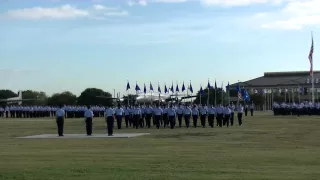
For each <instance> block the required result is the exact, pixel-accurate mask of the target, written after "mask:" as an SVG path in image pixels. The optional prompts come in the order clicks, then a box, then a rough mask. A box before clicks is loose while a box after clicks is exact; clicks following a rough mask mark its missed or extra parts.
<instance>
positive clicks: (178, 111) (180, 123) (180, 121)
mask: <svg viewBox="0 0 320 180" xmlns="http://www.w3.org/2000/svg"><path fill="white" fill-rule="evenodd" d="M177 114H178V121H179V127H180V128H181V125H182V116H183V107H182V105H181V104H179V105H178V108H177Z"/></svg>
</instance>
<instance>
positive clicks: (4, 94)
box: [0, 88, 282, 106]
mask: <svg viewBox="0 0 320 180" xmlns="http://www.w3.org/2000/svg"><path fill="white" fill-rule="evenodd" d="M208 92H209V103H210V104H215V102H217V103H218V104H220V103H222V104H227V103H228V102H229V95H230V97H231V99H232V100H233V101H234V99H236V97H237V95H238V93H237V91H236V90H230V91H229V92H226V91H224V90H221V88H217V89H214V88H212V89H210V90H209V91H208V89H204V90H203V93H202V94H201V96H200V91H198V92H197V93H196V95H197V97H196V98H195V100H194V101H193V102H194V103H197V104H199V103H200V97H201V103H202V104H207V98H208ZM16 96H18V94H16V93H15V92H13V91H11V90H7V89H5V90H0V99H7V98H11V97H16ZM22 96H23V99H35V100H34V101H24V102H23V104H24V105H49V106H56V105H59V104H66V105H101V106H110V105H112V104H113V100H112V95H111V93H109V92H105V91H103V90H102V89H97V88H87V89H85V90H84V91H83V92H81V94H80V95H79V96H78V97H77V96H76V95H75V94H73V93H72V92H70V91H64V92H61V93H55V94H53V95H52V96H48V95H47V94H46V93H45V92H43V91H33V90H26V91H22ZM99 96H100V97H99ZM101 96H103V97H105V98H101ZM135 97H136V95H131V94H129V99H130V101H132V100H133V99H135ZM123 98H124V100H125V102H127V101H126V98H127V96H124V97H123ZM215 98H216V99H215ZM281 98H282V97H277V96H275V99H277V100H280V99H281ZM250 99H251V101H252V102H254V103H255V105H263V104H264V102H265V98H264V96H263V95H261V94H251V95H250ZM232 100H231V101H232ZM251 101H250V102H251ZM250 102H247V103H250ZM5 104H6V103H5V102H1V103H0V105H5Z"/></svg>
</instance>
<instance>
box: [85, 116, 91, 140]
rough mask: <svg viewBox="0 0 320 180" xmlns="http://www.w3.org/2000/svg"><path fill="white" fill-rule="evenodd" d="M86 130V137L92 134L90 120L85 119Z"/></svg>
mask: <svg viewBox="0 0 320 180" xmlns="http://www.w3.org/2000/svg"><path fill="white" fill-rule="evenodd" d="M86 130H87V135H89V136H90V135H91V134H92V118H91V117H90V118H86Z"/></svg>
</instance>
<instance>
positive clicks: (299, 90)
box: [230, 71, 320, 110]
mask: <svg viewBox="0 0 320 180" xmlns="http://www.w3.org/2000/svg"><path fill="white" fill-rule="evenodd" d="M313 77H314V88H315V92H314V94H315V100H316V101H317V100H318V99H319V96H318V94H319V93H318V92H320V71H314V73H313ZM238 84H239V85H240V87H241V88H245V89H247V91H248V92H249V94H251V95H253V94H262V95H264V97H265V99H266V102H265V105H264V107H263V109H264V110H270V109H272V103H273V101H275V100H274V98H275V97H282V99H283V98H284V101H286V102H299V101H300V102H301V101H311V99H312V94H311V87H312V78H311V76H310V74H309V71H293V72H265V73H264V76H261V77H258V78H255V79H251V80H248V81H244V82H239V83H235V84H231V85H230V88H231V89H235V88H236V87H237V86H238ZM233 98H234V97H233ZM278 99H279V98H278Z"/></svg>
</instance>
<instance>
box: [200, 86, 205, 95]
mask: <svg viewBox="0 0 320 180" xmlns="http://www.w3.org/2000/svg"><path fill="white" fill-rule="evenodd" d="M203 93H204V91H203V89H202V86H200V94H203Z"/></svg>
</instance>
